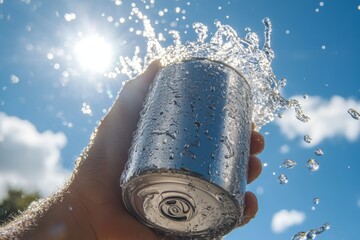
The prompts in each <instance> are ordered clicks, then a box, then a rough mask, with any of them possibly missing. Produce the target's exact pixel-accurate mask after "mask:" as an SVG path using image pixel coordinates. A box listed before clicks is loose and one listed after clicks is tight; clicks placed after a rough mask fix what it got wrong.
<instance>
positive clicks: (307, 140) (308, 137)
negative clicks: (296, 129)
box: [304, 135, 312, 143]
mask: <svg viewBox="0 0 360 240" xmlns="http://www.w3.org/2000/svg"><path fill="white" fill-rule="evenodd" d="M304 141H305V142H307V143H311V142H312V138H311V137H310V136H309V135H305V136H304Z"/></svg>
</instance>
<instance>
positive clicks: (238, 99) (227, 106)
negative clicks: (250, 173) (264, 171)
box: [121, 59, 252, 239]
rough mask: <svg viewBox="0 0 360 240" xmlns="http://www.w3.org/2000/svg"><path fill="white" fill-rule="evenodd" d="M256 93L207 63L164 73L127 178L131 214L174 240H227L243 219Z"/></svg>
mask: <svg viewBox="0 0 360 240" xmlns="http://www.w3.org/2000/svg"><path fill="white" fill-rule="evenodd" d="M251 99H252V98H251V91H250V87H249V85H248V83H247V82H246V80H245V79H244V78H243V77H242V76H241V75H240V74H239V73H238V72H237V71H235V70H234V69H233V68H231V67H229V66H227V65H225V64H222V63H220V62H214V61H210V60H207V59H191V60H188V61H184V62H181V63H176V64H172V65H169V66H166V67H164V68H163V69H162V70H161V71H160V72H159V73H158V75H157V76H156V78H155V80H154V83H153V85H152V87H151V90H150V91H149V94H148V96H147V99H146V102H145V105H144V109H143V111H142V113H141V119H140V122H139V124H138V129H137V132H136V134H135V136H134V140H133V144H132V147H131V149H130V152H129V160H128V163H127V165H126V169H125V171H124V172H123V174H122V176H121V186H122V190H123V199H124V203H125V206H126V207H127V209H128V210H129V211H130V212H131V213H132V214H133V215H134V216H136V217H137V218H138V219H139V220H140V221H141V222H143V223H144V224H146V225H147V226H149V227H152V228H154V229H156V230H158V231H160V232H163V233H165V234H167V235H171V236H172V238H176V237H179V238H181V239H184V238H186V237H187V238H189V239H196V238H213V237H216V236H221V235H225V234H226V233H228V232H229V231H231V230H232V229H233V228H234V227H236V226H237V225H238V224H239V223H240V221H241V218H242V214H243V209H244V195H245V188H246V183H247V168H248V159H249V151H250V146H249V145H250V135H251V108H252V105H251Z"/></svg>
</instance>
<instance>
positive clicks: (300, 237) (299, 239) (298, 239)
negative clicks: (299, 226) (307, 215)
mask: <svg viewBox="0 0 360 240" xmlns="http://www.w3.org/2000/svg"><path fill="white" fill-rule="evenodd" d="M291 240H307V238H306V232H298V233H297V234H295V235H294V236H293V237H292V239H291Z"/></svg>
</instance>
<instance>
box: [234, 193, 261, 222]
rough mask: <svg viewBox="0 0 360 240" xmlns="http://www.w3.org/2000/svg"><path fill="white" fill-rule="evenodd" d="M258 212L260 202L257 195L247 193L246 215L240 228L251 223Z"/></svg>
mask: <svg viewBox="0 0 360 240" xmlns="http://www.w3.org/2000/svg"><path fill="white" fill-rule="evenodd" d="M257 211H258V201H257V198H256V196H255V194H253V193H252V192H246V194H245V210H244V215H243V219H242V221H241V223H240V225H239V226H243V225H245V224H247V223H249V222H250V220H251V219H252V218H254V217H255V215H256V213H257Z"/></svg>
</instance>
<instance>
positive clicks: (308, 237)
mask: <svg viewBox="0 0 360 240" xmlns="http://www.w3.org/2000/svg"><path fill="white" fill-rule="evenodd" d="M329 229H330V224H329V223H324V224H323V225H322V226H321V227H319V228H317V229H310V230H309V231H307V232H298V233H297V234H295V235H294V236H293V237H292V238H291V240H313V239H315V238H316V237H317V236H318V235H319V234H321V233H323V232H325V231H327V230H329Z"/></svg>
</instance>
